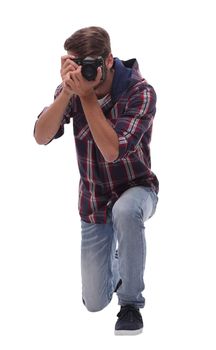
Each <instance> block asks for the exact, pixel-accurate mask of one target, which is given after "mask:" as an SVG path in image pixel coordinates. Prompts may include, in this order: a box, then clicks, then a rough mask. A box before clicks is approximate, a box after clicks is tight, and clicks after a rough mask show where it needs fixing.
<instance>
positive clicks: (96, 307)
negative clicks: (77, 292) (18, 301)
mask: <svg viewBox="0 0 216 350" xmlns="http://www.w3.org/2000/svg"><path fill="white" fill-rule="evenodd" d="M109 302H110V300H98V299H97V300H96V299H94V300H93V299H89V298H85V299H84V298H83V304H84V305H85V307H86V309H87V310H88V311H90V312H98V311H101V310H103V309H104V308H105V307H106V306H107V305H108V304H109Z"/></svg>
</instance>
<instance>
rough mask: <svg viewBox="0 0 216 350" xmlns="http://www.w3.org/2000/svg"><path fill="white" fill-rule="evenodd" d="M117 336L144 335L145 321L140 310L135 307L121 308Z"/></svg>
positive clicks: (126, 306) (116, 329) (116, 328)
mask: <svg viewBox="0 0 216 350" xmlns="http://www.w3.org/2000/svg"><path fill="white" fill-rule="evenodd" d="M117 317H118V321H117V322H116V324H115V335H136V334H140V333H142V330H143V320H142V316H141V313H140V311H139V309H137V308H136V307H134V306H133V305H125V306H121V310H120V312H119V313H118V314H117Z"/></svg>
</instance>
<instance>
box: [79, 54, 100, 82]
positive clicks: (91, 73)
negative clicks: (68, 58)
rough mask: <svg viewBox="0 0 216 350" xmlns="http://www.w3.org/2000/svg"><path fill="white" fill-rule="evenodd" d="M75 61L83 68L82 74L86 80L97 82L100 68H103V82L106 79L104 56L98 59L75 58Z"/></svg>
mask: <svg viewBox="0 0 216 350" xmlns="http://www.w3.org/2000/svg"><path fill="white" fill-rule="evenodd" d="M73 61H74V62H75V63H76V64H78V65H79V66H82V68H81V73H82V76H83V77H84V78H85V79H86V80H88V81H92V80H95V78H96V76H97V69H98V67H101V70H102V77H101V81H103V80H104V79H105V75H106V69H105V62H104V59H103V57H102V56H99V57H97V58H92V57H86V58H73Z"/></svg>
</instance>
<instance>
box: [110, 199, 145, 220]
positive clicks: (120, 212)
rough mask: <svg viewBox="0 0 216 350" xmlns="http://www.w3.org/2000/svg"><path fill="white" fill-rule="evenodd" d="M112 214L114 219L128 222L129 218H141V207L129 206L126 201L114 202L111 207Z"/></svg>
mask: <svg viewBox="0 0 216 350" xmlns="http://www.w3.org/2000/svg"><path fill="white" fill-rule="evenodd" d="M112 215H113V219H114V220H123V221H124V222H130V221H131V220H134V219H139V218H142V209H141V208H139V207H138V206H134V205H131V206H130V205H129V204H127V203H120V202H119V203H118V202H116V203H115V204H114V206H113V209H112Z"/></svg>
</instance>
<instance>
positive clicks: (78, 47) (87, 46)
mask: <svg viewBox="0 0 216 350" xmlns="http://www.w3.org/2000/svg"><path fill="white" fill-rule="evenodd" d="M64 49H65V50H66V51H71V52H73V53H74V54H76V55H77V56H78V57H82V58H84V57H87V56H101V55H102V56H103V57H104V58H106V57H107V56H108V55H109V53H110V52H111V47H110V37H109V34H108V33H107V32H106V30H105V29H103V28H101V27H86V28H82V29H79V30H77V31H76V32H75V33H73V34H72V35H71V36H70V37H69V38H68V39H67V40H66V41H65V43H64Z"/></svg>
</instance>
